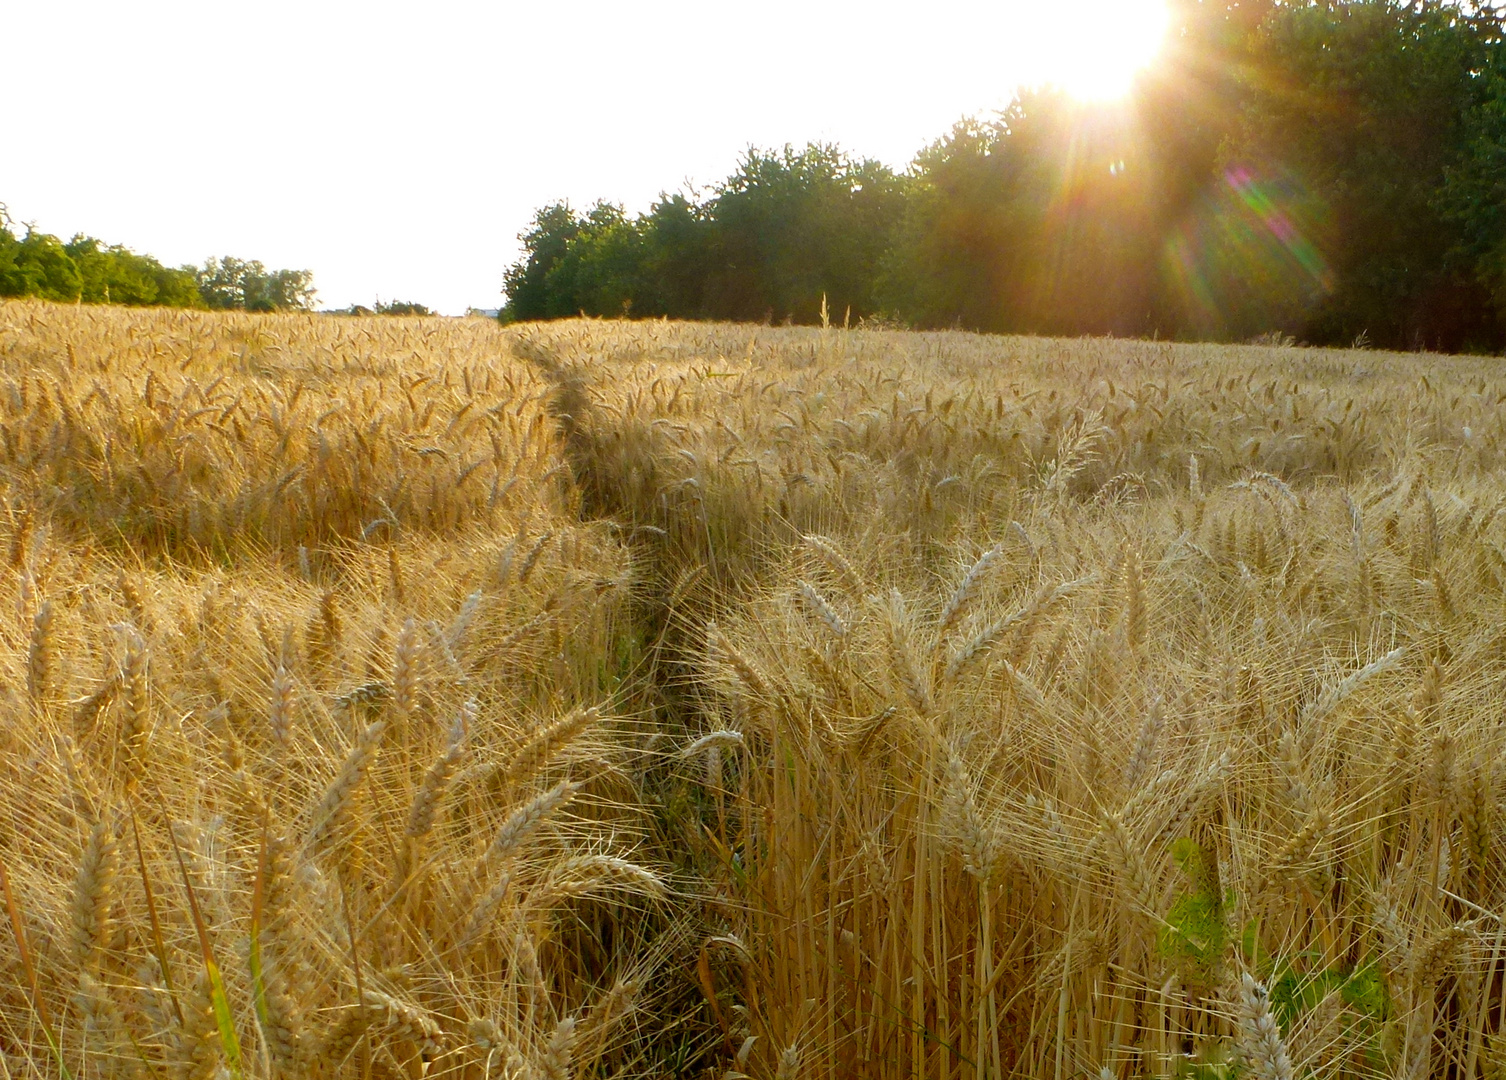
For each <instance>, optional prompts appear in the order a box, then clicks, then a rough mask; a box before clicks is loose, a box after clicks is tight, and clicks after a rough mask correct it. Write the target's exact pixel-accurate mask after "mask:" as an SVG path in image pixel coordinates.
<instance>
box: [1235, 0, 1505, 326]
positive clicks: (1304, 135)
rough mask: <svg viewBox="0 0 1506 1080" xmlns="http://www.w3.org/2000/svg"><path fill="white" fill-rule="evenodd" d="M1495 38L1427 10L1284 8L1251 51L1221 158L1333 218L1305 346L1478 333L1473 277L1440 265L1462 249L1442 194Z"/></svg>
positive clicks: (1435, 5) (1457, 13)
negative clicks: (1283, 176) (1305, 194)
mask: <svg viewBox="0 0 1506 1080" xmlns="http://www.w3.org/2000/svg"><path fill="white" fill-rule="evenodd" d="M1498 29H1499V27H1498V24H1497V21H1496V19H1495V18H1494V17H1489V18H1486V17H1476V16H1473V15H1470V14H1468V13H1466V12H1464V11H1462V10H1460V8H1459V7H1457V6H1456V5H1453V4H1445V3H1442V2H1440V0H1421V2H1413V3H1407V4H1401V3H1396V2H1392V0H1383V2H1379V0H1373V2H1365V3H1323V4H1311V5H1292V6H1283V7H1282V8H1279V9H1277V11H1276V12H1275V13H1274V14H1273V15H1272V16H1271V17H1270V18H1268V19H1267V20H1265V22H1264V23H1263V24H1262V25H1261V27H1260V29H1259V31H1258V32H1257V33H1256V34H1255V35H1254V38H1253V41H1252V47H1251V65H1250V67H1249V69H1248V74H1247V76H1246V80H1245V97H1244V105H1243V115H1242V118H1241V121H1240V123H1239V125H1238V127H1237V129H1236V131H1235V133H1234V134H1233V137H1232V138H1231V140H1230V142H1229V145H1228V146H1227V148H1226V157H1227V158H1228V159H1229V160H1230V161H1231V162H1233V163H1236V164H1240V165H1243V166H1245V167H1248V168H1250V169H1251V170H1252V171H1254V172H1256V173H1261V172H1269V171H1271V170H1272V169H1274V168H1281V169H1285V170H1288V171H1290V172H1291V173H1292V174H1294V175H1295V176H1296V177H1298V178H1299V179H1300V181H1301V182H1302V183H1303V184H1304V185H1305V187H1306V188H1307V190H1309V191H1310V192H1311V193H1312V195H1313V196H1314V198H1315V199H1316V200H1317V201H1318V202H1319V203H1320V204H1322V205H1324V206H1326V207H1327V208H1328V209H1329V212H1330V213H1331V215H1332V226H1331V227H1332V232H1331V234H1330V235H1328V236H1326V237H1323V238H1321V240H1322V243H1321V247H1322V249H1323V251H1324V253H1325V256H1326V259H1327V262H1328V263H1329V264H1330V266H1331V268H1332V281H1331V283H1330V284H1329V285H1328V287H1327V288H1326V289H1325V292H1326V295H1325V296H1324V297H1323V298H1322V299H1321V300H1320V301H1319V302H1318V303H1316V304H1315V305H1313V306H1312V308H1311V309H1310V310H1309V311H1308V312H1307V313H1306V314H1305V316H1304V318H1303V321H1302V324H1301V325H1300V327H1298V328H1297V329H1298V332H1299V333H1300V334H1302V335H1303V336H1306V337H1308V338H1311V339H1313V340H1321V341H1327V342H1347V341H1349V340H1351V339H1353V338H1354V337H1356V336H1358V335H1359V334H1361V333H1363V332H1368V334H1369V336H1370V338H1371V339H1373V340H1375V341H1378V342H1379V341H1384V342H1386V343H1388V344H1393V345H1402V346H1411V347H1415V346H1418V345H1435V344H1448V345H1455V346H1457V345H1459V344H1463V343H1465V341H1466V340H1467V339H1469V338H1471V337H1473V336H1476V335H1478V334H1483V333H1486V332H1488V328H1486V327H1483V326H1479V325H1478V322H1479V317H1480V315H1481V314H1484V313H1485V312H1486V310H1487V309H1486V307H1485V305H1483V304H1482V302H1481V301H1482V300H1483V296H1482V294H1481V292H1480V291H1479V289H1478V288H1477V287H1476V283H1475V281H1474V279H1473V275H1471V274H1469V273H1461V272H1460V268H1459V267H1458V265H1457V264H1456V262H1455V261H1454V260H1452V259H1451V258H1450V255H1451V253H1452V252H1453V251H1454V250H1455V249H1457V248H1458V247H1459V246H1460V244H1461V242H1462V241H1463V240H1464V235H1461V229H1460V224H1459V221H1458V219H1457V218H1453V219H1451V218H1450V216H1449V215H1448V214H1447V213H1446V212H1445V203H1446V201H1447V200H1446V197H1445V187H1446V184H1447V182H1448V179H1449V177H1450V175H1451V174H1452V173H1454V172H1455V171H1456V170H1457V169H1458V168H1459V167H1460V165H1461V163H1462V162H1463V160H1464V159H1465V157H1466V154H1467V150H1468V144H1469V141H1470V135H1471V133H1474V134H1475V142H1476V146H1477V149H1483V148H1480V147H1479V135H1480V133H1481V121H1480V120H1479V119H1478V114H1479V108H1480V105H1481V97H1482V90H1484V89H1485V88H1486V86H1487V84H1488V82H1489V81H1494V80H1493V79H1492V80H1482V78H1481V72H1482V71H1483V70H1485V68H1486V66H1487V64H1488V62H1489V61H1490V60H1491V59H1492V56H1491V53H1490V51H1489V44H1490V42H1491V40H1492V38H1493V37H1495V36H1496V35H1497V34H1498ZM1464 231H1465V232H1467V231H1468V230H1467V229H1466V230H1464Z"/></svg>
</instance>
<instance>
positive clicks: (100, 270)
mask: <svg viewBox="0 0 1506 1080" xmlns="http://www.w3.org/2000/svg"><path fill="white" fill-rule="evenodd" d="M63 248H64V250H65V251H66V252H67V253H68V256H69V258H71V259H72V260H73V263H74V266H75V267H77V269H78V273H79V278H80V280H81V286H80V297H79V298H80V299H81V300H82V301H83V302H84V303H86V304H126V305H133V306H140V305H151V304H155V305H160V306H164V307H203V306H204V302H203V300H202V298H201V297H200V296H199V291H198V285H197V282H196V281H195V279H194V272H193V270H192V268H190V267H183V268H180V269H173V268H170V267H166V266H163V265H162V264H161V263H159V262H158V261H157V260H156V259H154V258H152V257H151V256H150V255H138V254H136V253H135V252H134V251H131V250H130V249H128V248H124V247H121V246H120V245H118V244H115V245H110V246H106V245H104V244H102V243H101V242H100V241H98V240H96V239H94V238H93V237H92V236H83V235H78V236H75V237H74V238H73V239H72V240H70V241H69V242H68V243H67V244H65V245H63Z"/></svg>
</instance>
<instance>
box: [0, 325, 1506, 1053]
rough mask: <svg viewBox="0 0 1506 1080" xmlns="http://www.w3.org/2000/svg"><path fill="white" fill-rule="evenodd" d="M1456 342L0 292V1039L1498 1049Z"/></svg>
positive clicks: (1488, 610) (1492, 800) (1489, 486)
mask: <svg viewBox="0 0 1506 1080" xmlns="http://www.w3.org/2000/svg"><path fill="white" fill-rule="evenodd" d="M1503 402H1506V370H1503V369H1502V368H1500V366H1499V362H1498V361H1496V360H1494V359H1490V358H1450V357H1441V356H1418V355H1400V354H1386V353H1379V352H1371V351H1352V352H1330V351H1319V350H1307V349H1292V348H1272V347H1257V346H1249V347H1213V346H1192V345H1176V344H1167V343H1154V342H1127V341H1112V340H1100V339H1093V340H1078V341H1063V340H1045V339H1015V338H990V337H979V336H974V335H967V334H957V333H945V334H919V333H904V332H897V331H882V330H862V329H860V330H846V329H837V328H834V327H825V328H822V329H810V330H805V329H788V328H770V327H752V326H730V325H710V324H671V323H662V322H639V323H631V322H616V321H610V322H606V321H570V322H563V323H553V324H543V325H526V326H520V327H513V328H506V329H504V328H502V327H499V326H497V325H495V324H492V323H488V322H485V321H481V320H446V319H346V318H339V319H336V318H330V317H318V316H246V315H209V314H203V313H189V312H143V311H134V312H126V311H123V310H112V309H105V308H79V307H63V306H50V305H44V304H36V303H8V304H4V305H0V443H3V445H0V557H3V558H4V559H5V560H6V562H7V567H8V569H7V572H6V574H5V577H4V582H3V586H0V612H3V615H0V703H3V708H4V713H3V716H4V720H3V723H0V900H3V905H4V908H5V912H4V916H3V920H0V921H3V922H4V924H5V925H4V926H3V927H0V969H3V971H0V1069H3V1075H5V1076H15V1077H54V1076H67V1077H79V1078H83V1077H116V1076H130V1077H143V1078H144V1077H167V1076H171V1077H182V1078H185V1080H187V1078H205V1080H207V1078H210V1077H219V1076H221V1075H225V1076H230V1077H236V1078H239V1077H254V1078H268V1080H271V1078H274V1077H289V1078H292V1077H305V1076H309V1077H362V1078H366V1077H410V1078H420V1077H426V1076H427V1077H440V1076H457V1077H466V1078H477V1080H480V1078H490V1077H499V1078H501V1077H517V1078H524V1077H540V1078H548V1080H564V1078H567V1077H595V1076H693V1077H703V1076H706V1077H732V1078H735V1077H738V1076H749V1077H757V1078H760V1080H763V1078H775V1080H795V1078H797V1077H798V1078H817V1077H827V1078H837V1077H852V1076H863V1077H881V1078H888V1077H895V1078H898V1077H910V1076H924V1077H936V1078H948V1080H950V1078H957V1080H972V1078H975V1077H980V1078H981V1077H1003V1076H1024V1077H1032V1078H1047V1077H1049V1078H1053V1080H1061V1078H1067V1077H1097V1078H1114V1077H1117V1078H1129V1077H1141V1076H1147V1077H1149V1076H1154V1077H1197V1078H1206V1080H1215V1078H1232V1077H1235V1076H1240V1077H1244V1076H1249V1077H1256V1078H1260V1080H1267V1078H1271V1080H1274V1078H1285V1077H1296V1076H1307V1075H1310V1076H1315V1077H1325V1078H1326V1077H1423V1076H1438V1077H1464V1078H1473V1077H1476V1076H1479V1077H1494V1076H1496V1075H1498V1074H1506V1036H1500V1035H1498V1032H1499V1031H1500V1029H1501V1026H1502V1008H1503V979H1506V955H1503V953H1506V927H1503V925H1502V921H1501V920H1502V915H1503V900H1506V858H1503V853H1502V840H1503V837H1502V835H1501V834H1502V823H1501V814H1500V813H1499V810H1500V801H1501V796H1502V792H1503V783H1506V772H1503V769H1506V764H1503V757H1502V750H1503V749H1506V747H1503V741H1506V736H1503V729H1502V720H1503V717H1506V618H1503V617H1506V518H1503V515H1502V510H1503V509H1506V479H1503V475H1506V474H1503V466H1506V453H1503V451H1506V429H1503V420H1502V417H1503V415H1506V414H1503V411H1502V403H1503Z"/></svg>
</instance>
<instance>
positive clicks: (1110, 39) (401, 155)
mask: <svg viewBox="0 0 1506 1080" xmlns="http://www.w3.org/2000/svg"><path fill="white" fill-rule="evenodd" d="M1163 2H1164V0H1045V2H1032V0H995V2H993V3H966V2H960V0H931V2H927V3H909V4H895V3H883V2H879V0H869V2H865V3H857V2H848V0H842V2H820V0H807V2H804V3H795V2H789V0H764V2H760V3H757V4H736V5H734V4H726V3H724V4H706V3H691V2H688V0H661V2H659V3H655V4H648V3H640V2H636V0H633V2H626V0H625V2H619V3H601V2H594V0H592V2H570V3H564V2H556V3H545V2H531V3H518V2H513V0H506V2H495V3H477V2H465V0H426V2H424V3H416V2H414V3H407V4H396V3H389V2H385V0H364V2H361V3H350V2H345V0H303V2H289V0H261V2H259V3H255V4H246V3H238V4H229V3H224V2H222V0H221V2H206V0H196V2H192V3H189V2H168V0H137V2H133V3H121V2H119V0H113V2H109V3H104V2H98V0H87V2H70V0H14V2H12V3H10V4H5V5H0V41H4V42H5V45H4V61H3V70H4V81H5V83H6V85H7V88H8V94H7V97H8V98H9V101H10V102H11V108H10V109H9V110H8V111H7V113H6V114H5V115H3V116H0V202H4V203H6V204H8V206H9V207H10V210H11V213H12V214H13V215H14V216H15V218H16V219H17V220H18V221H20V222H35V223H36V225H37V227H38V228H39V229H41V230H43V231H45V232H51V233H56V234H58V235H60V236H62V237H64V238H65V239H66V238H67V237H68V236H70V235H72V234H73V233H75V232H86V233H89V234H91V235H94V236H98V237H99V238H101V239H103V240H106V241H110V242H115V243H123V244H126V245H127V246H128V247H131V248H134V249H135V250H137V251H141V252H144V253H149V254H153V255H156V256H157V257H158V258H160V259H161V260H162V261H163V262H166V263H169V264H173V265H177V264H180V263H201V262H203V260H204V259H205V258H206V257H208V256H210V255H226V254H232V255H237V256H239V257H241V258H249V259H260V260H261V261H262V262H264V263H266V264H267V265H268V266H269V267H274V268H275V267H291V268H296V269H302V268H308V269H311V270H313V271H314V277H315V284H316V285H317V286H318V287H319V304H320V306H324V307H336V306H345V305H348V304H350V303H352V302H360V303H365V304H370V303H371V302H372V301H373V300H374V299H375V298H377V297H381V298H382V299H384V300H389V299H402V300H416V301H418V302H420V303H425V304H428V305H429V306H431V307H434V308H437V309H438V310H440V311H443V312H446V313H449V314H459V313H461V312H463V311H464V310H465V309H466V308H467V307H469V306H476V307H487V308H490V307H496V306H498V305H499V304H500V302H501V297H500V289H501V281H502V271H503V269H504V267H505V266H506V265H507V264H508V263H510V262H512V261H513V260H515V259H516V258H517V256H518V251H519V248H518V244H517V240H516V236H517V233H518V232H519V231H520V230H521V229H523V228H524V227H525V226H526V225H527V223H528V221H529V219H530V218H531V216H532V213H533V211H534V210H535V209H536V208H537V207H539V206H541V205H543V204H544V203H546V202H549V201H552V200H555V199H558V198H568V199H569V200H571V202H572V203H574V204H575V205H576V206H578V207H582V208H583V207H585V206H587V205H589V204H590V203H591V202H593V201H594V200H595V199H597V198H606V199H609V200H611V201H613V202H620V203H624V204H626V206H627V208H628V209H629V211H637V210H642V209H646V208H647V206H648V204H649V203H650V202H651V201H652V200H653V199H654V198H655V197H656V196H657V194H658V193H659V192H660V191H662V190H666V189H668V190H676V189H678V188H680V187H681V186H682V185H683V184H684V183H685V182H686V181H687V180H689V181H694V182H695V183H697V184H699V185H706V184H709V183H711V182H713V181H716V180H719V179H721V178H723V177H725V176H726V175H727V174H729V173H730V172H731V171H732V170H733V168H734V167H735V165H736V161H737V158H738V155H739V154H740V153H741V152H742V151H743V149H744V148H745V147H747V146H748V145H749V144H755V145H759V146H765V147H769V146H782V145H783V144H784V143H786V142H790V143H794V144H797V145H799V144H802V143H804V142H806V141H808V140H814V139H823V140H833V141H836V142H839V143H840V144H841V145H842V146H843V147H844V148H846V149H847V150H849V151H852V152H854V153H858V154H862V155H867V156H871V157H876V158H879V159H881V160H883V161H885V162H887V163H889V164H890V165H893V166H895V167H897V168H898V167H903V166H904V165H905V164H907V163H908V161H909V160H910V158H911V157H912V156H913V155H914V154H915V152H916V151H917V150H919V149H920V148H921V147H922V146H923V145H924V144H926V143H927V142H929V141H931V140H932V139H934V138H936V137H937V136H939V135H941V134H942V133H944V132H945V131H946V129H947V128H948V127H949V126H950V125H951V124H952V122H953V121H955V120H957V119H958V118H959V117H961V116H963V115H965V114H972V113H980V112H984V111H986V110H989V109H993V108H998V107H1001V106H1002V105H1004V104H1005V103H1006V102H1007V100H1008V98H1009V96H1010V94H1011V92H1012V90H1013V88H1014V87H1015V86H1016V85H1020V84H1023V83H1036V82H1040V81H1045V80H1049V81H1054V82H1059V83H1062V84H1064V85H1067V86H1068V87H1069V88H1076V89H1078V90H1080V91H1081V92H1084V93H1089V94H1093V93H1097V94H1106V93H1111V92H1112V91H1113V88H1114V87H1115V86H1116V85H1122V84H1123V83H1124V82H1125V80H1126V78H1127V75H1126V72H1127V70H1128V69H1129V68H1131V67H1133V66H1134V65H1135V64H1137V63H1141V62H1143V61H1144V60H1145V59H1146V58H1147V57H1148V56H1149V54H1150V53H1151V52H1152V51H1153V49H1154V45H1155V42H1156V41H1157V40H1158V39H1159V36H1160V33H1161V28H1162V26H1163V25H1164V17H1165V16H1164V8H1163V6H1162V4H1163Z"/></svg>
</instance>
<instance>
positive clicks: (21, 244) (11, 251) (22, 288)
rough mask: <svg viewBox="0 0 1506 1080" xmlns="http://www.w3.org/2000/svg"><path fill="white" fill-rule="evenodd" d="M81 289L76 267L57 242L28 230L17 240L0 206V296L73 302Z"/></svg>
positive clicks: (53, 237)
mask: <svg viewBox="0 0 1506 1080" xmlns="http://www.w3.org/2000/svg"><path fill="white" fill-rule="evenodd" d="M82 288H83V279H82V277H81V276H80V275H79V272H78V267H77V266H76V265H74V262H73V260H72V259H71V258H69V257H68V252H67V251H66V250H65V249H64V247H63V245H62V243H61V242H60V241H59V240H58V238H57V237H55V236H49V235H47V234H46V233H40V232H37V231H36V229H34V228H31V227H28V228H27V230H26V235H25V236H22V237H19V238H18V237H17V236H16V234H15V233H14V232H13V231H12V229H11V220H10V215H9V214H7V213H6V212H5V208H4V206H3V205H0V296H36V297H40V298H41V299H43V300H60V301H75V300H77V299H79V293H80V291H81V289H82Z"/></svg>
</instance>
